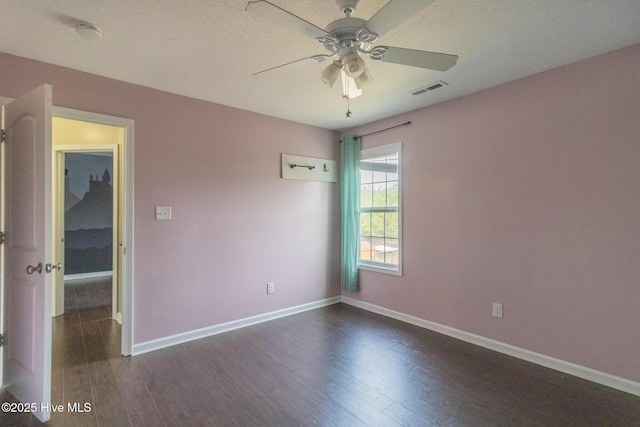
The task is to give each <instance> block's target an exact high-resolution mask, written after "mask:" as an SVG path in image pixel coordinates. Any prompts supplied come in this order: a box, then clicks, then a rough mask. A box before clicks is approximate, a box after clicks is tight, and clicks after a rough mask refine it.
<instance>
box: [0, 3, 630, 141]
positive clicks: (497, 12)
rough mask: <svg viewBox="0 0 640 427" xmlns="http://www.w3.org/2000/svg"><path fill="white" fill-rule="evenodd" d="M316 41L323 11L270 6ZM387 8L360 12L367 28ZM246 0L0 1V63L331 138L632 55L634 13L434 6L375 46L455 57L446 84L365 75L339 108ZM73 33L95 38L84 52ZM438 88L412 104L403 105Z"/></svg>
mask: <svg viewBox="0 0 640 427" xmlns="http://www.w3.org/2000/svg"><path fill="white" fill-rule="evenodd" d="M271 2H272V3H274V4H276V5H278V6H279V7H281V8H284V9H286V10H288V11H290V12H291V13H293V14H295V15H298V16H300V17H302V18H304V19H305V20H307V21H309V22H311V23H313V24H315V25H316V26H318V27H321V28H324V27H325V26H326V25H327V24H328V23H329V22H331V21H333V20H335V19H338V18H341V17H343V15H342V14H341V12H340V11H339V9H338V7H337V5H336V3H335V1H334V0H319V1H316V0H271ZM386 3H387V0H361V1H360V4H359V6H358V8H357V10H356V11H355V13H354V15H353V16H356V17H360V18H363V19H368V18H370V17H371V16H373V14H374V13H375V12H376V11H377V10H378V9H380V8H382V7H383V6H384V5H385V4H386ZM246 4H247V1H245V0H179V1H176V0H119V1H116V0H47V1H43V0H0V22H1V25H0V51H2V52H6V53H10V54H14V55H19V56H23V57H27V58H32V59H36V60H40V61H44V62H48V63H51V64H57V65H62V66H65V67H69V68H73V69H77V70H81V71H86V72H89V73H93V74H98V75H101V76H106V77H111V78H114V79H118V80H123V81H126V82H131V83H135V84H139V85H143V86H147V87H151V88H155V89H160V90H164V91H168V92H172V93H176V94H181V95H186V96H189V97H193V98H198V99H203V100H207V101H211V102H215V103H219V104H224V105H229V106H233V107H237V108H242V109H245V110H250V111H255V112H259V113H263V114H267V115H270V116H275V117H281V118H285V119H288V120H293V121H296V122H301V123H307V124H311V125H315V126H319V127H322V128H327V129H334V130H343V129H348V128H351V127H354V126H358V125H361V124H365V123H369V122H372V121H375V120H378V119H381V118H385V117H389V116H393V115H396V114H399V113H402V112H406V111H410V110H414V109H416V108H420V107H425V106H428V105H432V104H435V103H438V102H442V101H445V100H449V99H452V98H456V97H459V96H462V95H466V94H469V93H473V92H476V91H479V90H482V89H486V88H489V87H492V86H496V85H499V84H501V83H505V82H508V81H511V80H515V79H518V78H521V77H524V76H527V75H531V74H534V73H537V72H540V71H543V70H547V69H551V68H554V67H558V66H561V65H564V64H568V63H571V62H575V61H578V60H581V59H585V58H589V57H592V56H595V55H598V54H601V53H604V52H608V51H611V50H614V49H617V48H621V47H624V46H628V45H631V44H634V43H638V42H640V1H638V0H436V1H435V2H433V3H432V4H431V5H429V6H428V7H426V8H425V9H424V10H423V11H422V12H420V13H418V14H416V15H414V16H413V17H411V18H410V19H409V20H407V21H405V22H404V23H402V24H401V25H399V26H398V27H397V28H396V29H395V30H392V31H390V32H389V33H387V34H385V35H383V36H382V37H381V38H380V39H379V41H378V42H377V43H376V44H384V45H388V46H397V47H405V48H411V49H419V50H428V51H435V52H444V53H451V54H456V55H459V59H458V63H457V65H456V66H454V67H453V68H452V69H450V70H448V71H446V72H438V71H430V70H425V69H421V68H415V67H407V66H401V65H397V64H391V63H382V62H373V61H371V60H370V59H369V58H365V62H366V63H367V68H369V69H370V71H371V73H372V74H373V76H374V79H375V80H374V82H373V83H372V84H371V85H370V86H368V87H366V88H365V89H364V94H363V95H362V96H361V97H359V98H356V99H354V100H352V101H351V111H352V112H353V115H352V116H351V118H346V117H345V112H346V109H347V106H346V101H345V100H343V99H342V97H341V93H340V88H338V86H339V85H336V86H335V87H334V88H333V89H329V88H328V87H326V86H325V85H324V84H323V83H322V82H321V81H320V79H319V73H320V71H322V69H323V68H324V67H325V66H326V64H327V63H324V64H316V63H314V62H311V61H309V62H303V63H299V64H297V65H296V66H292V67H285V68H282V69H279V70H278V71H274V72H271V73H266V75H265V76H263V77H260V78H256V77H253V76H252V74H253V73H255V72H257V71H261V70H264V69H267V68H271V67H274V66H277V65H280V64H283V63H287V62H290V61H294V60H297V59H300V58H304V57H308V56H311V55H314V54H319V53H326V51H325V50H324V48H323V46H322V45H320V44H319V43H318V42H316V41H315V40H313V39H311V38H307V37H305V36H303V35H299V34H297V33H295V32H293V31H291V30H289V29H288V28H284V27H281V26H280V25H278V24H274V23H272V22H270V21H268V20H267V19H265V18H263V17H261V16H258V15H256V14H253V13H250V12H246V11H245V6H246ZM76 21H87V22H90V23H92V24H94V25H95V26H97V27H99V28H100V29H101V30H102V33H103V37H102V39H101V40H98V41H91V40H87V39H84V38H81V37H80V36H78V35H77V34H76V32H75V30H74V24H75V22H76ZM438 80H443V81H445V82H446V83H448V85H449V86H447V87H445V88H443V89H438V90H437V91H434V92H431V93H427V94H424V95H420V96H412V95H410V94H409V93H408V92H410V91H412V90H414V89H417V88H419V87H422V86H425V85H428V84H430V83H433V82H436V81H438Z"/></svg>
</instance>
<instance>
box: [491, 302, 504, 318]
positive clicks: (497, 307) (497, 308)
mask: <svg viewBox="0 0 640 427" xmlns="http://www.w3.org/2000/svg"><path fill="white" fill-rule="evenodd" d="M493 317H500V318H502V304H498V303H497V302H494V303H493Z"/></svg>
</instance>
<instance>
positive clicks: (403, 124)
mask: <svg viewBox="0 0 640 427" xmlns="http://www.w3.org/2000/svg"><path fill="white" fill-rule="evenodd" d="M410 124H411V122H405V123H402V124H400V125H395V126H391V127H390V128H386V129H381V130H377V131H375V132H371V133H366V134H364V135H359V137H360V138H364V137H365V136H370V135H375V134H377V133H381V132H386V131H388V130H391V129H395V128H399V127H402V126H409V125H410ZM340 143H341V144H342V140H340Z"/></svg>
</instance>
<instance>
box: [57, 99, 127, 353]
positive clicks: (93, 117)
mask: <svg viewBox="0 0 640 427" xmlns="http://www.w3.org/2000/svg"><path fill="white" fill-rule="evenodd" d="M52 116H53V117H59V118H63V119H71V120H77V121H83V122H90V123H98V124H103V125H111V126H117V127H121V128H123V129H124V136H123V139H124V140H123V141H122V154H123V155H122V164H120V165H119V166H120V176H121V177H122V185H121V188H122V194H121V198H120V201H121V204H122V205H121V206H120V210H121V212H122V221H121V223H120V228H121V230H120V233H121V234H120V235H121V236H122V240H121V241H120V242H117V245H118V248H119V253H118V255H119V258H120V260H121V262H120V265H119V268H120V270H121V274H120V279H121V283H120V287H121V289H122V293H121V298H122V307H121V308H122V311H121V313H122V329H121V337H122V339H121V344H120V351H121V354H122V355H123V356H129V355H131V351H132V348H133V321H134V319H133V277H134V276H133V273H134V250H133V249H134V247H133V226H134V221H133V219H134V215H133V209H134V205H133V200H134V198H133V188H134V185H133V176H134V175H133V164H134V159H133V153H134V150H133V144H134V122H133V120H131V119H125V118H122V117H115V116H109V115H105V114H100V113H92V112H88V111H81V110H75V109H71V108H65V107H57V106H55V105H54V106H53V109H52ZM78 147H81V146H78ZM114 161H115V159H114ZM52 178H53V177H52ZM114 244H115V242H114Z"/></svg>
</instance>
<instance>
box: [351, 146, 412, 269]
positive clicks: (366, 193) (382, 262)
mask: <svg viewBox="0 0 640 427" xmlns="http://www.w3.org/2000/svg"><path fill="white" fill-rule="evenodd" d="M401 148H402V147H401V143H399V142H398V143H395V144H389V145H384V146H382V147H375V148H369V149H366V150H362V152H361V156H360V206H359V215H360V242H359V248H358V252H359V254H360V255H359V267H360V268H362V269H366V270H375V271H381V272H386V273H391V274H397V275H401V274H402V268H401V266H402V263H401V260H402V245H401V239H402V227H401V223H402V221H401V219H402V217H401V197H400V196H401V185H402V181H401V173H400V171H401V168H400V165H401V163H400V162H401Z"/></svg>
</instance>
